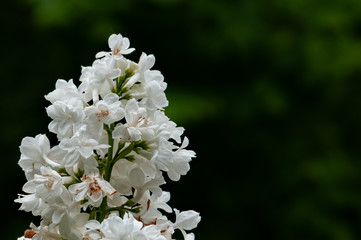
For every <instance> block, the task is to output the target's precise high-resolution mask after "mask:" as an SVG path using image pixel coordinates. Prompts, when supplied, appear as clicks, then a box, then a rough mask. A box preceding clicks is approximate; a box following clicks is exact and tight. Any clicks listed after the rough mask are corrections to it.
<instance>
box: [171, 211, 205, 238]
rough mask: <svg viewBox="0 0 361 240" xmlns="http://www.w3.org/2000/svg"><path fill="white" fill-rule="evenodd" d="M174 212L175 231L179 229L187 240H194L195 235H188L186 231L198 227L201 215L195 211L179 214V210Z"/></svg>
mask: <svg viewBox="0 0 361 240" xmlns="http://www.w3.org/2000/svg"><path fill="white" fill-rule="evenodd" d="M174 212H175V214H176V220H175V223H174V225H173V227H174V229H179V230H180V231H181V232H182V234H183V236H184V239H185V240H191V239H194V234H193V233H188V234H187V233H186V232H185V230H187V231H189V230H192V229H194V228H196V227H197V225H198V223H199V222H200V221H201V217H200V216H199V213H197V212H195V211H193V210H189V211H183V212H179V210H177V209H174Z"/></svg>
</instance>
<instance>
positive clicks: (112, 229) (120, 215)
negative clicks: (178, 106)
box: [15, 34, 201, 240]
mask: <svg viewBox="0 0 361 240" xmlns="http://www.w3.org/2000/svg"><path fill="white" fill-rule="evenodd" d="M108 44H109V47H110V50H111V51H110V52H100V53H98V54H97V55H96V58H97V59H96V60H95V61H94V62H93V64H92V66H90V67H83V68H82V74H81V77H80V82H81V84H80V85H79V87H77V86H76V85H74V83H73V81H72V80H69V81H65V80H58V81H57V82H56V89H55V90H54V91H52V92H50V93H49V94H48V95H46V96H45V98H46V99H47V100H48V101H49V102H50V103H51V105H50V106H49V107H47V108H46V112H47V114H48V115H49V117H50V118H51V119H52V121H51V122H50V124H49V131H50V132H52V133H55V134H56V136H57V139H58V141H59V144H58V145H56V146H51V144H50V141H49V139H48V138H47V136H46V135H45V134H39V135H37V136H35V137H34V138H33V137H25V138H24V139H23V140H22V142H21V146H20V151H21V157H20V160H19V165H20V167H21V168H22V169H23V170H24V172H25V176H26V179H27V182H26V183H25V185H24V187H23V191H24V192H25V193H26V194H19V198H18V199H16V200H15V202H17V203H21V207H20V210H24V211H27V212H32V214H33V215H35V216H40V217H41V222H40V226H38V227H37V226H35V225H34V224H31V225H30V229H28V230H26V231H25V234H24V236H22V237H20V238H18V240H20V239H21V240H24V239H26V240H28V239H33V240H54V239H55V240H65V239H66V240H78V239H88V240H123V239H124V240H153V239H154V240H169V239H172V235H173V233H174V231H175V230H177V229H178V230H180V232H181V233H182V234H183V236H184V239H186V240H192V239H194V234H193V233H189V232H186V231H189V230H192V229H194V228H195V227H196V226H197V224H198V223H199V221H200V219H201V217H200V216H199V213H197V212H195V211H193V210H189V211H183V212H180V211H178V210H177V209H174V210H172V208H171V207H170V206H169V205H168V204H167V202H168V201H169V200H170V193H169V192H165V191H162V189H161V188H160V185H162V184H164V183H165V180H164V177H163V174H164V173H167V175H168V177H169V178H170V179H171V180H172V181H178V180H179V179H180V176H181V175H185V174H186V173H187V172H188V170H189V162H190V161H191V159H192V158H194V157H195V153H194V152H193V151H191V150H187V149H185V148H186V147H187V145H188V139H187V138H186V137H183V138H182V134H183V132H184V129H183V128H182V127H177V125H176V124H175V123H174V122H172V121H170V120H169V118H168V117H167V116H166V115H165V114H164V111H163V109H164V107H166V106H167V105H168V101H167V98H166V96H165V94H164V90H165V89H166V87H167V84H166V83H165V82H164V78H163V75H162V74H161V73H160V72H159V71H157V70H151V68H152V67H153V65H154V62H155V58H154V56H153V55H146V54H145V53H143V54H142V55H141V57H140V59H139V62H138V63H136V62H133V61H130V60H128V59H127V58H125V57H124V56H123V55H125V54H129V53H131V52H133V51H134V48H129V39H128V38H126V37H123V36H122V35H120V34H118V35H115V34H113V35H111V36H110V37H109V40H108ZM173 211H174V213H175V218H174V217H173V219H174V220H173V221H172V220H169V219H168V217H167V216H166V215H164V213H172V212H173Z"/></svg>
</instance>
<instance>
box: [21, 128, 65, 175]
mask: <svg viewBox="0 0 361 240" xmlns="http://www.w3.org/2000/svg"><path fill="white" fill-rule="evenodd" d="M20 152H21V156H20V160H19V162H18V164H19V165H20V167H21V168H22V169H23V170H24V172H25V176H26V178H27V180H31V179H32V178H33V176H34V174H40V168H41V166H51V167H53V168H58V167H60V166H61V165H60V164H59V163H57V162H55V161H53V160H51V159H50V158H49V156H50V155H51V153H52V150H51V149H50V142H49V139H48V138H47V137H46V135H45V134H38V135H36V136H35V138H33V137H25V138H23V140H22V141H21V145H20Z"/></svg>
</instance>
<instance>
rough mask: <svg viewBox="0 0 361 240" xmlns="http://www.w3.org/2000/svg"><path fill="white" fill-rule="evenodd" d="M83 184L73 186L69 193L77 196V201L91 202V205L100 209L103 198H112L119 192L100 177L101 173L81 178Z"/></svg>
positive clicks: (70, 187)
mask: <svg viewBox="0 0 361 240" xmlns="http://www.w3.org/2000/svg"><path fill="white" fill-rule="evenodd" d="M81 180H82V182H81V183H76V184H72V185H70V186H69V191H70V192H71V193H72V194H73V195H74V196H75V198H74V199H75V201H77V202H79V201H81V200H84V199H87V200H89V204H90V205H92V206H95V207H99V206H100V204H101V202H102V200H103V197H104V196H108V197H110V198H112V197H113V195H114V194H115V193H116V192H117V190H115V188H114V187H112V185H110V183H109V182H107V181H106V180H104V179H103V178H101V177H100V176H99V173H93V174H91V175H86V174H84V176H83V177H82V178H81Z"/></svg>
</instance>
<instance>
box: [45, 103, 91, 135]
mask: <svg viewBox="0 0 361 240" xmlns="http://www.w3.org/2000/svg"><path fill="white" fill-rule="evenodd" d="M46 112H47V113H48V116H49V117H51V118H52V119H53V121H51V122H50V123H49V131H50V132H53V133H56V134H57V135H58V139H60V140H61V139H62V138H64V137H71V136H72V135H73V133H74V129H76V126H78V125H79V124H80V123H81V122H82V121H83V119H84V117H85V114H84V111H83V107H80V106H73V105H69V104H66V103H65V102H64V101H56V102H55V103H54V104H53V105H50V106H49V107H47V108H46Z"/></svg>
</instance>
